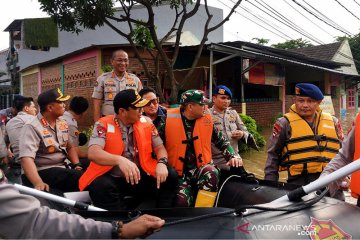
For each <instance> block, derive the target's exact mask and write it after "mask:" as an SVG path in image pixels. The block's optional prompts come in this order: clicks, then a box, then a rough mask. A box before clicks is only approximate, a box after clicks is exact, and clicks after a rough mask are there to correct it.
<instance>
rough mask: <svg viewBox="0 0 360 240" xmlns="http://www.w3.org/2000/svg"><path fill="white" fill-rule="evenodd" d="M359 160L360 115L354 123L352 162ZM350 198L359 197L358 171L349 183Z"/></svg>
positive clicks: (359, 182)
mask: <svg viewBox="0 0 360 240" xmlns="http://www.w3.org/2000/svg"><path fill="white" fill-rule="evenodd" d="M359 158H360V114H358V115H357V117H356V122H355V152H354V159H353V161H357V160H359ZM350 189H351V196H353V197H354V198H358V197H359V195H360V171H356V172H354V173H353V174H352V175H351V182H350Z"/></svg>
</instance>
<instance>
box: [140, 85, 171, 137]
mask: <svg viewBox="0 0 360 240" xmlns="http://www.w3.org/2000/svg"><path fill="white" fill-rule="evenodd" d="M139 94H140V96H141V97H142V98H144V99H147V100H149V104H148V105H146V106H144V107H143V115H144V116H147V117H149V118H150V119H151V120H152V121H153V123H154V125H155V127H156V128H157V130H159V129H160V128H163V127H164V126H165V121H166V113H167V111H166V108H164V107H162V106H160V105H159V98H158V97H157V96H156V92H155V90H154V89H152V88H150V87H145V88H143V89H141V90H140V92H139ZM162 132H164V131H162ZM160 137H161V139H164V138H163V136H160Z"/></svg>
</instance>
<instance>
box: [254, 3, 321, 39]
mask: <svg viewBox="0 0 360 240" xmlns="http://www.w3.org/2000/svg"><path fill="white" fill-rule="evenodd" d="M260 1H261V0H260ZM248 2H249V1H248ZM255 2H256V3H257V4H259V5H260V6H261V7H263V8H265V9H266V10H267V11H269V12H270V13H272V14H270V13H268V12H266V11H265V10H264V9H262V8H261V7H259V6H256V5H255V4H254V3H251V2H249V3H250V4H251V5H253V6H254V7H256V8H257V9H259V10H261V11H262V12H264V13H266V14H267V15H269V16H270V17H272V18H274V19H276V20H277V21H279V22H281V23H282V24H284V25H286V26H287V27H289V28H290V29H292V30H294V31H296V32H298V33H299V34H301V35H303V36H305V37H306V38H308V39H310V40H312V41H314V42H316V43H318V44H323V42H322V41H321V40H319V39H317V38H316V37H314V36H313V35H311V34H310V33H308V32H306V31H305V30H304V29H302V28H300V27H298V26H297V25H296V24H294V23H293V22H292V21H291V20H289V19H288V18H286V17H285V16H283V15H282V14H280V13H279V12H278V11H276V10H275V9H273V8H272V7H270V6H269V5H267V4H266V3H264V2H263V3H259V2H258V0H255ZM274 15H275V16H277V18H276V17H275V16H274ZM278 18H280V19H282V20H279V19H278Z"/></svg>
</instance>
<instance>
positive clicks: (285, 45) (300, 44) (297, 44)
mask: <svg viewBox="0 0 360 240" xmlns="http://www.w3.org/2000/svg"><path fill="white" fill-rule="evenodd" d="M271 46H272V47H274V48H280V49H294V48H304V47H311V46H313V45H312V44H311V43H310V42H309V41H307V40H305V39H302V38H298V39H294V40H287V41H285V42H282V43H277V44H273V45H271Z"/></svg>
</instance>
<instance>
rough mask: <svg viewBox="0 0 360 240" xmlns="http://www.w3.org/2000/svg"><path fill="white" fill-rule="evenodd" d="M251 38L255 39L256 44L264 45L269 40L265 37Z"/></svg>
mask: <svg viewBox="0 0 360 240" xmlns="http://www.w3.org/2000/svg"><path fill="white" fill-rule="evenodd" d="M252 40H255V41H256V44H259V45H266V44H268V43H269V41H270V39H267V38H253V39H252Z"/></svg>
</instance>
